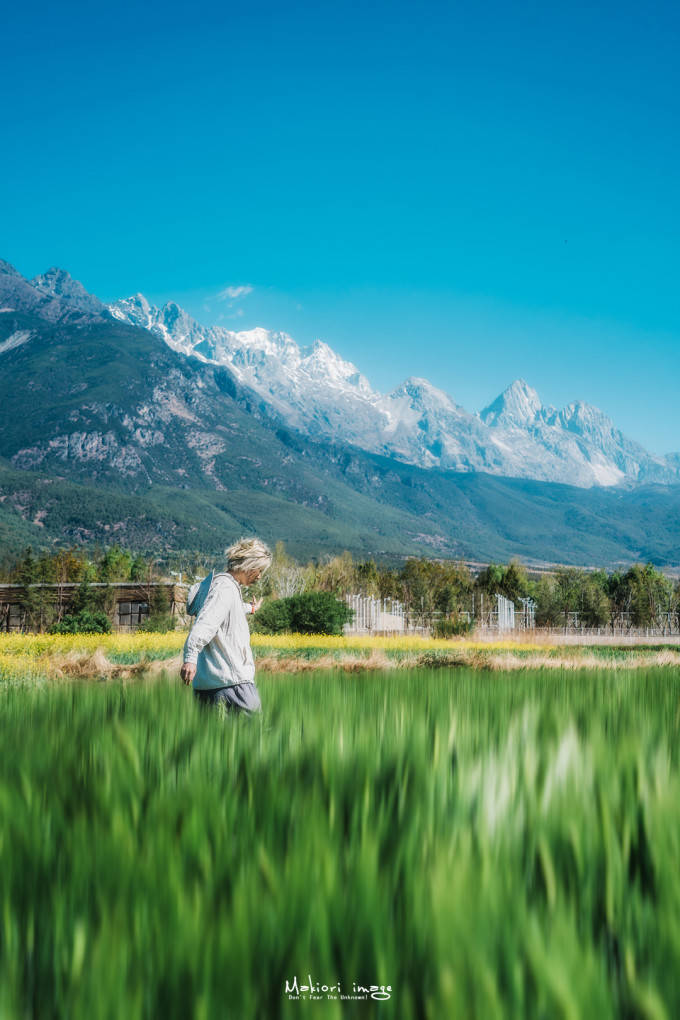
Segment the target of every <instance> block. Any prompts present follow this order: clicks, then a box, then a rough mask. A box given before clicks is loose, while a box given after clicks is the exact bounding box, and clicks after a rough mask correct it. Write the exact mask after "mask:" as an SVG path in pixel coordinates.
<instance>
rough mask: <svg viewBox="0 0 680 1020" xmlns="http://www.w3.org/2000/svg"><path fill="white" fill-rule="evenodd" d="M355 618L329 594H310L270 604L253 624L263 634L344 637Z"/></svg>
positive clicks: (274, 601)
mask: <svg viewBox="0 0 680 1020" xmlns="http://www.w3.org/2000/svg"><path fill="white" fill-rule="evenodd" d="M352 616H353V611H352V610H351V609H350V608H349V606H348V605H347V604H346V603H345V602H342V601H341V600H340V599H337V598H336V597H335V595H331V593H330V592H327V591H310V592H305V593H304V594H302V595H291V596H290V597H289V598H285V599H274V600H272V601H271V602H267V603H266V605H264V606H263V607H262V608H261V609H260V611H259V612H258V614H257V616H256V617H255V619H254V621H253V630H254V631H256V632H258V633H260V634H283V633H285V632H286V631H289V632H290V631H293V632H294V633H296V634H342V628H343V625H344V624H345V623H348V622H349V621H350V620H351V619H352Z"/></svg>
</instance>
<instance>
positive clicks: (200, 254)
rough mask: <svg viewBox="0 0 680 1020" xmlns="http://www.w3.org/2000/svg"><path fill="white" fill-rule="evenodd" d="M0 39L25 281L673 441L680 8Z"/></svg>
mask: <svg viewBox="0 0 680 1020" xmlns="http://www.w3.org/2000/svg"><path fill="white" fill-rule="evenodd" d="M4 31H5V33H6V39H9V40H10V41H11V44H10V45H6V46H5V47H4V53H3V79H4V86H3V91H4V101H3V126H2V141H3V142H4V146H3V149H4V155H3V159H2V160H1V161H0V180H1V182H2V195H3V198H4V203H3V205H4V208H3V213H2V218H1V221H0V241H1V243H0V257H4V258H7V259H8V260H9V261H10V262H12V263H14V264H15V265H16V266H17V268H18V269H19V270H20V271H21V272H23V273H24V274H25V275H28V276H31V275H33V274H34V273H37V272H40V271H42V270H44V269H45V268H47V266H49V265H53V264H57V265H60V266H63V267H64V268H67V269H68V270H69V271H70V272H71V273H72V274H73V275H74V276H76V277H77V278H78V279H80V280H82V282H83V283H84V284H85V286H86V287H87V288H88V289H89V290H91V291H93V292H94V293H96V294H97V295H98V296H100V297H101V298H103V299H105V300H108V299H112V298H114V297H119V296H125V295H128V294H130V293H133V292H136V291H142V292H144V293H145V294H147V296H148V297H150V298H151V299H154V300H156V301H160V300H166V299H169V298H174V299H176V300H179V301H180V303H182V304H184V305H185V307H187V309H188V310H189V311H190V312H192V313H193V314H195V315H196V316H197V317H198V318H200V319H202V320H203V321H206V322H214V321H217V320H218V317H219V316H224V318H223V319H222V320H221V321H222V322H223V323H224V324H225V325H229V326H231V327H233V328H244V329H245V328H249V327H251V326H255V325H264V326H267V327H269V328H275V329H284V330H286V331H288V332H289V333H291V334H292V335H293V336H294V337H295V339H297V340H298V341H299V342H300V343H303V344H305V343H309V342H311V341H313V340H314V339H315V338H317V337H321V338H322V339H324V340H326V341H327V342H328V343H329V344H330V345H331V346H332V347H334V348H335V349H336V350H337V351H338V352H339V353H340V354H341V355H343V356H344V357H346V358H348V359H349V360H352V361H354V362H355V363H356V364H357V366H358V367H359V368H360V369H361V370H362V371H363V372H364V374H366V375H367V376H368V377H369V379H370V381H371V382H372V383H373V385H374V386H376V387H377V388H380V389H383V390H387V389H390V388H391V387H393V386H395V385H397V384H398V383H399V382H400V381H401V380H402V379H403V378H405V377H406V376H408V375H416V376H424V377H426V378H429V379H430V380H431V381H432V382H433V383H435V384H437V385H439V386H441V387H442V388H443V389H445V390H446V391H447V392H449V393H450V394H451V395H452V397H453V398H454V399H455V400H457V401H458V402H459V403H461V404H463V405H464V406H465V407H467V408H468V409H469V410H479V409H481V408H482V407H483V406H484V405H485V404H486V403H489V402H490V401H491V400H492V399H493V398H494V397H495V396H496V395H497V393H498V392H500V390H502V389H503V388H504V387H505V386H506V385H507V384H508V383H510V382H511V381H512V380H513V379H514V378H517V377H523V378H525V379H526V380H527V381H528V382H530V383H531V384H532V385H533V386H535V387H536V389H537V390H538V391H539V393H540V395H541V397H542V399H543V400H544V402H545V403H552V404H556V405H563V404H564V403H567V402H569V401H571V400H573V399H577V398H578V399H583V400H587V401H589V402H591V403H594V404H596V405H598V406H599V407H601V408H602V409H603V410H605V411H606V412H607V413H609V414H610V415H611V416H612V417H613V418H614V420H615V422H616V423H617V424H618V425H619V427H621V428H622V429H623V430H624V431H625V432H627V433H628V434H629V435H631V436H632V437H633V438H636V439H638V440H640V441H641V442H643V443H645V445H647V446H648V447H649V448H650V449H652V450H654V451H656V452H661V453H663V452H668V451H670V450H680V427H679V424H678V414H677V412H676V410H675V406H676V400H677V391H678V383H679V382H680V369H679V367H678V350H679V344H680V288H679V287H678V268H679V259H678V247H679V243H680V189H679V188H678V173H677V168H678V166H679V165H680V130H679V129H680V70H679V64H678V60H677V53H678V52H679V51H680V14H679V13H678V8H677V5H673V4H671V3H666V4H664V3H661V4H657V5H654V6H653V7H650V8H648V9H644V8H643V6H642V5H639V4H634V5H633V4H626V3H616V4H614V3H605V4H600V5H598V6H597V8H596V9H593V7H592V5H590V4H589V5H572V4H569V5H567V4H563V5H561V6H560V7H556V6H555V5H549V4H545V3H541V4H524V5H519V4H499V3H491V4H490V3H486V4H485V3H480V4H476V5H464V4H459V5H452V4H445V3H425V4H424V5H422V6H416V5H414V4H408V5H406V4H399V3H389V4H387V3H380V2H378V3H373V4H349V3H343V4H336V5H323V4H318V3H314V4H312V3H302V4H300V3H298V4H295V3H292V4H291V3H289V4H285V5H283V4H270V3H250V4H248V5H238V6H236V5H230V4H223V5H220V6H217V5H211V4H205V3H201V2H198V3H193V4H192V5H187V4H172V3H169V4H164V5H162V6H161V5H153V4H151V5H147V6H146V7H144V8H139V9H138V8H133V7H132V6H126V4H122V5H118V6H116V7H114V6H111V7H103V6H101V7H99V8H98V9H95V8H94V7H93V6H89V5H88V6H86V5H82V6H81V5H77V4H70V3H65V4H61V5H52V6H51V7H47V6H44V7H43V6H42V5H41V4H38V5H37V6H36V5H33V6H31V7H30V8H28V9H25V10H19V9H18V5H15V9H14V10H13V11H10V12H9V13H6V15H5V26H4ZM229 286H231V287H251V288H252V290H251V291H250V292H249V293H247V294H243V295H242V296H241V297H239V298H237V299H236V301H235V302H232V307H231V308H230V307H229V302H228V301H224V300H223V301H219V300H217V298H216V295H218V294H219V293H220V292H222V291H224V289H225V288H227V287H229ZM229 316H232V318H229Z"/></svg>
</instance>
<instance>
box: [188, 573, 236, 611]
mask: <svg viewBox="0 0 680 1020" xmlns="http://www.w3.org/2000/svg"><path fill="white" fill-rule="evenodd" d="M226 576H227V574H226V571H220V572H219V573H216V572H215V571H214V570H211V571H210V573H209V574H208V575H207V576H206V577H204V578H203V580H202V581H196V583H195V584H192V586H191V588H189V591H188V592H187V613H189V615H190V616H198V614H199V613H200V611H201V609H202V608H203V603H204V602H205V600H206V599H207V597H208V592H209V591H210V588H211V586H212V583H213V581H214V580H215V578H216V577H226Z"/></svg>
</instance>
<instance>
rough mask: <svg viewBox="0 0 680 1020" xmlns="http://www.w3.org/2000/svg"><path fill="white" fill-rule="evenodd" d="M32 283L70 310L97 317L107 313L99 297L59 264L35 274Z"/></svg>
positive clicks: (42, 292) (41, 291)
mask: <svg viewBox="0 0 680 1020" xmlns="http://www.w3.org/2000/svg"><path fill="white" fill-rule="evenodd" d="M30 283H31V286H32V287H35V289H36V290H38V291H40V293H41V294H45V295H46V296H47V297H51V298H57V300H58V301H60V302H63V304H65V305H67V306H68V308H69V309H70V310H75V311H78V312H84V313H85V314H86V315H91V316H93V317H95V318H100V317H101V316H102V315H104V314H106V312H105V308H104V306H103V304H102V303H101V301H100V300H99V298H96V297H95V296H94V294H90V293H89V292H88V291H87V290H85V288H84V287H83V285H82V283H80V281H79V280H74V279H73V277H72V276H71V274H70V273H68V272H67V271H66V270H65V269H60V268H59V266H51V268H50V269H48V270H47V272H46V273H40V275H39V276H34V277H33V279H32V280H31V281H30Z"/></svg>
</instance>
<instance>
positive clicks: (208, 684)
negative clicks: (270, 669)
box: [181, 538, 272, 715]
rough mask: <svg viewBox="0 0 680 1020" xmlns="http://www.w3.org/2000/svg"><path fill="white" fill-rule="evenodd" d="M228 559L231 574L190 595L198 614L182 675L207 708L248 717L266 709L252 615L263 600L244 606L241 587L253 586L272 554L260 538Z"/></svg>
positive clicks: (193, 610) (240, 545)
mask: <svg viewBox="0 0 680 1020" xmlns="http://www.w3.org/2000/svg"><path fill="white" fill-rule="evenodd" d="M226 557H227V570H226V573H219V574H214V575H212V576H211V577H208V578H206V579H205V581H203V582H202V584H201V585H198V586H197V589H196V591H195V592H194V591H190V593H189V600H188V602H187V608H188V610H189V612H190V613H197V614H198V615H197V617H196V621H195V623H194V625H193V627H192V628H191V630H190V631H189V636H188V637H187V639H186V642H185V644H184V663H183V665H182V669H181V677H182V680H183V681H184V683H185V684H187V685H189V684H193V688H194V696H195V697H196V698H197V700H198V701H199V702H201V703H202V704H207V705H222V706H223V707H224V708H225V709H226V710H227V711H228V712H245V713H246V714H248V715H249V714H251V713H252V712H259V711H260V709H261V707H262V706H261V703H260V695H259V693H258V690H257V687H256V686H255V682H254V681H255V662H254V660H253V653H252V650H251V647H250V630H249V628H248V620H247V614H248V613H254V612H256V611H257V610H258V609H259V608H260V605H261V600H258V601H253V602H249V603H244V602H243V599H242V597H241V585H250V584H254V583H255V582H256V581H257V580H258V579H259V578H260V577H261V576H262V574H263V573H264V572H265V570H266V569H267V567H269V565H270V564H271V561H272V555H271V553H270V551H269V549H268V548H267V546H266V545H265V544H264V542H261V541H260V540H259V539H258V538H244V539H241V541H240V542H237V543H236V544H235V545H232V546H231V547H230V548H229V549H227V552H226Z"/></svg>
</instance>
